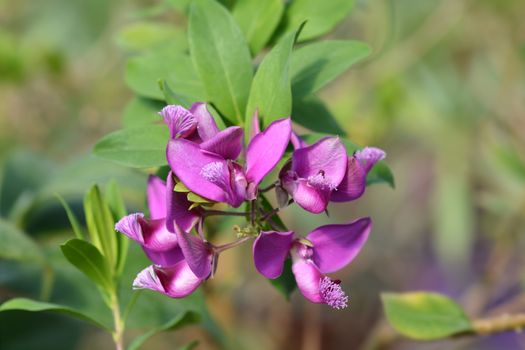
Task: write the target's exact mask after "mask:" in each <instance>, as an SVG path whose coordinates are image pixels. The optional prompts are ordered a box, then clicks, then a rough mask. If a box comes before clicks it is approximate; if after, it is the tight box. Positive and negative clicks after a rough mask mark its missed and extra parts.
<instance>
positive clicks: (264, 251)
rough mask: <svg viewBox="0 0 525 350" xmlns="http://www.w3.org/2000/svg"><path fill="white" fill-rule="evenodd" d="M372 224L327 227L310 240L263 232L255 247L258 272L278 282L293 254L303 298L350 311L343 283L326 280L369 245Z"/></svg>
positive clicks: (312, 234)
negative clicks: (364, 246)
mask: <svg viewBox="0 0 525 350" xmlns="http://www.w3.org/2000/svg"><path fill="white" fill-rule="evenodd" d="M371 228H372V222H371V220H370V218H361V219H358V220H356V221H353V222H351V223H349V224H342V225H325V226H321V227H318V228H317V229H315V230H313V231H312V232H310V233H309V234H308V235H307V236H306V239H300V238H294V233H293V232H291V231H290V232H276V231H268V232H261V234H260V235H259V236H258V237H257V239H256V240H255V242H254V245H253V258H254V262H255V267H256V268H257V271H259V273H261V274H262V275H263V276H265V277H267V278H270V279H274V278H277V277H279V276H280V275H281V273H282V271H283V265H284V261H285V260H286V257H287V256H288V254H289V253H290V254H291V256H292V261H293V264H292V272H293V274H294V276H295V280H296V282H297V286H298V287H299V290H300V291H301V293H302V294H303V296H304V297H305V298H306V299H308V300H310V301H311V302H313V303H324V304H328V305H330V306H332V307H334V308H336V309H340V308H344V307H346V303H347V301H348V297H347V296H346V295H345V294H344V292H343V291H342V289H341V287H340V286H339V282H338V281H335V280H332V279H330V278H329V277H327V276H324V275H323V274H325V273H332V272H336V271H338V270H340V269H342V268H343V267H345V266H346V265H348V264H349V263H350V262H351V261H352V260H353V259H354V258H355V257H356V256H357V254H358V253H359V251H360V250H361V248H362V247H363V245H364V244H365V242H366V240H367V238H368V235H369V233H370V230H371Z"/></svg>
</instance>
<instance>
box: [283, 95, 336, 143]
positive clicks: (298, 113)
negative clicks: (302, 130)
mask: <svg viewBox="0 0 525 350" xmlns="http://www.w3.org/2000/svg"><path fill="white" fill-rule="evenodd" d="M292 115H293V120H294V121H295V122H296V123H298V124H301V125H302V126H304V127H306V128H308V129H310V130H312V131H316V132H322V133H327V134H336V135H340V136H343V135H345V132H344V130H343V129H341V127H340V126H339V124H338V123H337V121H336V120H335V117H334V116H333V115H332V113H330V111H329V110H328V108H327V107H326V105H325V104H324V103H323V101H321V100H320V99H319V98H318V97H316V96H314V95H310V96H308V97H305V98H303V99H294V101H293V108H292Z"/></svg>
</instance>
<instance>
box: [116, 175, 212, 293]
mask: <svg viewBox="0 0 525 350" xmlns="http://www.w3.org/2000/svg"><path fill="white" fill-rule="evenodd" d="M167 182H168V186H166V184H165V183H164V181H162V180H161V179H160V178H158V177H156V176H150V177H149V179H148V188H147V202H148V208H149V213H150V218H149V219H146V218H145V217H144V214H143V213H134V214H130V215H127V216H125V217H123V218H122V219H120V220H119V222H117V224H116V225H115V230H117V231H119V232H121V233H123V234H125V235H126V236H128V237H129V238H131V239H132V240H134V241H136V242H138V243H139V244H140V245H141V246H142V249H143V250H144V252H145V253H146V255H147V256H148V258H149V259H150V260H151V261H152V262H153V264H154V265H151V266H149V267H147V268H146V269H144V270H143V271H142V272H140V273H139V274H138V276H137V278H136V279H135V281H134V282H133V287H134V288H136V289H139V288H148V289H153V290H156V291H159V292H161V293H163V294H166V295H168V296H170V297H173V298H181V297H185V296H187V295H188V294H190V293H192V292H193V291H194V290H195V289H196V288H197V287H198V286H199V285H200V283H201V282H202V281H203V279H201V278H198V277H197V276H195V274H194V273H193V272H192V270H191V268H190V267H189V265H188V263H187V261H186V260H185V259H184V254H183V249H181V245H180V244H179V241H178V239H177V236H176V235H174V234H173V233H171V232H170V231H168V229H167V227H166V222H167V221H166V220H167V219H166V215H167V213H170V215H169V218H170V219H171V220H174V219H175V220H176V221H177V222H178V223H179V225H181V226H182V227H184V229H185V230H190V229H191V228H192V227H193V226H194V225H195V224H196V223H197V221H198V220H199V217H200V213H199V210H198V209H191V210H190V209H189V207H190V206H191V203H190V202H189V201H188V200H187V199H186V196H185V194H182V193H177V192H173V191H167V188H173V187H172V186H173V180H172V175H171V173H170V174H169V175H168V179H167ZM168 207H169V208H170V210H169V211H168Z"/></svg>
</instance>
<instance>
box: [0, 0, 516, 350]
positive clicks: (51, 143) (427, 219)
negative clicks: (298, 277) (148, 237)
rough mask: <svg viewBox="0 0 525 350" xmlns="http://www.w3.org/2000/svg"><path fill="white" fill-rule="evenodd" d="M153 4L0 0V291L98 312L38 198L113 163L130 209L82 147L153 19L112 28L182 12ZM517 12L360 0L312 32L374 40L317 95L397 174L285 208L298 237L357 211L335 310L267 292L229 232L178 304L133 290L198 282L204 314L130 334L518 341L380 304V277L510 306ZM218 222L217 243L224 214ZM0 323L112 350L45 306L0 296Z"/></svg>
mask: <svg viewBox="0 0 525 350" xmlns="http://www.w3.org/2000/svg"><path fill="white" fill-rule="evenodd" d="M170 3H171V2H170V1H167V2H161V1H131V0H129V1H128V0H118V1H107V0H89V1H87V0H46V1H7V0H0V24H1V27H0V164H1V169H2V171H1V173H0V180H1V186H0V191H1V192H0V215H1V221H0V230H9V231H16V232H17V233H16V234H15V235H19V236H20V235H22V236H23V235H25V236H24V237H26V238H28V237H29V238H28V239H27V240H26V241H25V245H22V246H20V245H19V244H18V243H17V244H13V242H10V241H9V240H7V239H4V241H3V242H2V241H0V245H1V246H2V248H1V249H2V250H3V253H2V254H3V256H2V258H4V259H3V260H1V261H0V299H2V300H4V299H7V298H10V297H14V296H26V297H32V298H41V297H44V298H46V297H49V298H50V299H51V300H57V301H61V302H65V303H69V304H71V305H76V306H78V307H80V308H82V309H85V310H91V311H92V312H96V309H97V308H100V300H97V298H96V297H95V296H94V295H95V293H94V292H93V291H94V290H93V288H94V287H91V286H89V282H87V280H86V279H83V278H82V276H81V275H80V274H79V273H77V272H76V271H74V270H73V269H72V268H70V267H69V266H67V264H66V263H65V260H64V259H63V258H62V257H61V256H60V252H59V249H58V245H59V244H60V243H62V242H63V241H64V240H66V239H67V238H69V237H72V233H71V230H70V229H69V226H68V222H67V218H66V216H65V213H64V212H63V210H62V208H61V207H60V205H59V203H58V201H57V200H56V199H55V198H54V197H53V194H54V193H56V192H57V193H60V194H61V195H63V196H65V197H66V198H67V199H68V200H69V201H70V202H71V203H72V204H73V207H74V208H76V209H77V210H79V209H80V208H81V200H82V195H83V193H84V191H85V190H87V189H88V187H89V185H91V184H93V183H100V184H104V183H106V182H107V181H108V180H110V179H112V178H115V179H116V180H117V181H118V182H119V184H120V185H121V186H122V187H123V189H124V193H125V198H126V201H127V203H128V208H130V209H131V210H142V208H143V203H144V189H145V179H146V172H141V171H133V170H130V169H126V168H122V167H119V166H116V165H113V164H111V163H108V162H106V161H103V160H98V159H96V158H94V157H93V156H91V155H90V151H91V148H92V146H93V144H94V143H95V141H96V140H97V139H98V138H100V137H101V136H103V135H104V134H106V133H108V132H109V131H112V130H115V129H117V128H118V127H119V126H120V124H121V122H122V115H123V110H124V107H125V105H126V103H127V102H128V101H129V100H130V99H131V97H132V93H131V91H130V90H129V89H128V88H127V87H126V85H125V82H124V71H125V63H126V57H128V56H129V55H130V53H131V52H133V51H134V50H136V49H137V48H140V45H143V44H144V43H148V44H149V45H154V44H158V43H159V42H160V41H159V42H156V41H155V40H160V39H159V35H158V33H157V34H155V33H154V34H151V33H150V34H151V35H150V36H149V35H148V33H146V34H144V35H145V37H143V38H141V39H140V40H139V41H138V42H135V41H134V39H130V36H131V38H134V36H133V35H131V34H130V32H129V27H127V26H128V25H129V24H130V23H134V22H136V21H162V23H166V28H164V29H165V31H164V30H163V33H166V38H169V39H172V38H178V37H183V35H184V34H183V30H184V28H185V25H186V19H185V18H184V16H183V15H181V14H180V13H178V12H177V11H176V8H174V6H172V5H171V4H170ZM173 3H176V1H174V2H173ZM523 14H525V2H523V1H521V0H502V1H495V0H477V1H469V0H419V1H416V0H395V1H394V0H375V1H372V0H360V1H358V2H357V4H356V6H355V8H354V11H353V12H352V14H351V16H350V17H349V18H347V19H346V20H345V21H344V22H343V23H342V24H341V25H340V26H339V27H338V28H337V30H336V31H334V32H333V33H332V34H330V35H329V37H331V38H344V39H359V40H362V41H364V42H367V43H369V44H370V46H371V47H372V48H373V51H374V53H373V55H372V56H371V58H370V59H368V60H367V61H366V62H364V63H361V64H359V65H357V66H356V67H354V68H352V69H351V70H350V71H349V72H348V73H347V74H345V75H344V76H343V77H342V78H340V79H338V80H337V81H336V82H335V83H333V84H332V85H330V86H329V87H328V88H327V89H325V90H323V91H322V93H321V97H322V98H323V100H324V101H325V102H326V103H327V105H328V106H329V108H330V110H331V112H332V113H333V114H334V115H335V116H336V118H337V120H338V121H339V123H340V125H341V126H342V127H343V129H344V130H345V131H346V132H347V133H348V135H349V138H350V139H351V140H352V141H354V142H356V143H358V144H362V145H371V146H372V145H373V146H377V147H381V148H383V149H384V150H386V152H387V154H388V156H387V162H388V164H389V165H390V167H391V168H392V170H393V172H394V174H395V178H396V188H395V190H392V189H390V188H388V187H387V186H385V185H375V186H372V187H370V188H368V190H367V193H366V194H365V195H364V197H362V198H361V199H360V200H358V201H356V202H353V203H351V204H350V205H332V207H331V208H330V217H329V218H327V217H325V216H323V215H320V216H313V215H304V213H303V212H301V211H300V210H298V209H296V208H294V209H287V211H285V213H284V219H285V220H286V221H287V223H288V224H289V226H291V227H293V228H294V229H295V230H296V231H297V232H303V233H306V232H308V230H310V229H312V228H314V227H316V226H318V225H320V224H325V223H327V222H345V221H350V220H352V219H354V218H356V217H359V216H368V215H370V216H371V217H372V218H373V220H374V230H373V233H372V235H371V238H370V240H369V242H368V244H367V245H366V248H365V249H364V250H363V251H362V253H361V254H360V256H359V258H358V259H356V260H355V262H354V263H353V264H351V266H349V267H348V268H346V269H345V270H343V271H342V272H341V273H340V274H339V277H340V278H341V279H342V280H343V287H344V289H345V290H346V291H347V292H348V293H349V295H350V307H349V308H348V309H346V310H344V311H339V312H336V311H333V310H331V309H329V308H327V307H322V306H317V305H311V304H308V303H307V302H306V301H304V300H303V299H302V297H301V296H300V295H299V293H297V292H296V293H294V295H293V297H292V298H291V300H290V302H288V301H286V300H284V299H283V297H282V296H281V295H280V294H278V292H276V290H275V289H274V288H273V287H272V286H271V285H270V284H269V283H268V282H267V281H265V280H264V279H263V278H261V277H260V276H258V275H257V274H256V273H255V271H254V268H253V263H252V259H251V255H250V254H251V250H250V249H249V248H248V247H245V248H244V249H236V250H232V251H229V252H228V253H226V254H224V256H223V257H221V264H220V266H219V270H218V272H217V276H216V278H214V279H213V280H211V281H209V282H208V283H206V285H205V287H204V288H201V291H200V292H199V293H198V294H197V295H196V296H192V297H191V298H190V299H189V300H185V301H175V300H169V299H167V298H161V299H159V298H156V297H155V296H149V297H151V300H154V301H155V303H156V304H154V305H155V306H154V307H153V306H152V305H153V304H151V303H153V301H151V303H150V304H148V300H149V299H147V298H145V300H146V301H144V302H143V307H141V308H138V309H137V313H138V314H137V315H136V316H137V318H139V319H144V318H148V317H150V318H151V319H161V318H162V317H164V316H163V315H164V314H168V315H169V314H170V313H171V312H175V311H173V310H179V309H180V308H186V307H188V305H189V304H191V305H193V306H195V305H197V306H195V307H197V308H202V309H204V308H205V307H204V306H203V298H202V295H203V294H204V295H205V298H204V300H205V302H206V304H207V309H208V310H209V314H210V316H209V317H208V318H209V320H208V321H206V322H205V326H204V327H202V326H192V327H189V328H187V329H185V330H183V331H182V332H177V333H174V334H170V333H164V334H162V335H159V336H156V337H155V338H153V339H152V340H151V341H150V342H149V343H148V344H147V346H146V347H145V348H148V349H171V348H173V347H174V346H175V345H182V344H185V343H186V342H187V341H189V340H191V339H196V338H198V339H200V340H201V342H200V345H199V348H202V349H208V348H211V349H213V348H219V347H220V346H221V345H220V344H221V342H222V344H224V341H225V342H226V343H227V344H228V345H227V347H228V348H230V347H231V348H239V349H255V350H257V349H304V350H310V349H311V350H313V349H373V348H380V349H444V348H447V349H511V350H512V349H523V348H525V340H524V339H523V338H524V337H523V335H514V334H507V335H500V336H495V337H490V338H483V339H473V338H472V339H468V338H467V339H464V340H463V339H462V340H457V341H448V342H447V341H444V342H437V343H431V344H423V343H415V342H410V341H406V340H402V339H400V338H398V337H396V336H395V334H394V333H393V332H392V331H391V330H390V328H389V327H388V326H386V324H385V322H384V320H383V315H382V311H381V305H380V301H379V293H380V292H381V291H408V290H418V289H426V290H435V291H440V292H444V293H446V294H448V295H451V296H452V297H454V298H456V299H457V300H459V301H460V303H461V304H462V305H464V306H465V307H466V309H467V311H468V312H469V314H471V315H473V316H479V315H490V314H493V313H498V312H502V311H514V312H517V311H525V294H524V290H525V272H524V269H523V266H525V254H524V253H523V252H525V228H524V227H525V21H523ZM123 28H128V30H123ZM151 37H153V38H156V39H155V40H153V39H151ZM151 40H153V41H151ZM137 45H138V46H137ZM221 229H222V231H224V233H225V234H224V235H222V237H224V240H225V241H228V240H229V237H231V222H224V223H223V224H222V225H221ZM228 235H230V236H228ZM135 248H136V247H135ZM133 254H134V255H133ZM132 256H133V257H134V266H133V267H132V268H130V271H129V278H130V281H131V279H132V277H133V273H134V272H136V271H138V269H139V268H140V267H143V266H145V265H146V264H147V263H146V260H145V259H144V258H143V257H142V256H141V253H140V252H139V251H138V249H135V250H134V253H133V252H132ZM72 281H74V282H72ZM124 287H126V288H129V286H124ZM193 306H191V307H193ZM212 318H213V319H214V320H215V321H211V319H212ZM0 326H1V338H0V346H1V348H2V349H6V350H7V349H93V348H95V347H96V348H99V349H110V348H112V345H111V341H110V338H109V337H108V336H106V335H104V334H102V333H100V332H99V331H97V330H96V329H94V328H92V327H89V326H85V325H84V324H81V323H79V322H77V321H71V320H69V319H67V318H65V317H61V316H51V315H37V314H27V313H22V312H9V313H3V314H0ZM137 327H138V328H140V322H139V323H138V324H137ZM218 334H223V335H222V336H221V335H218ZM217 339H223V340H222V341H221V340H217ZM224 339H227V340H224ZM223 346H224V345H223Z"/></svg>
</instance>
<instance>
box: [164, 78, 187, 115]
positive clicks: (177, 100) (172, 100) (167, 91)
mask: <svg viewBox="0 0 525 350" xmlns="http://www.w3.org/2000/svg"><path fill="white" fill-rule="evenodd" d="M159 88H160V90H161V91H162V93H163V94H164V100H166V103H168V104H170V105H181V106H183V107H185V108H187V109H189V108H190V107H191V98H190V97H188V96H185V95H184V94H179V93H177V92H175V91H173V90H172V89H171V87H170V85H169V84H168V82H166V81H165V80H163V79H161V80H160V81H159Z"/></svg>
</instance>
